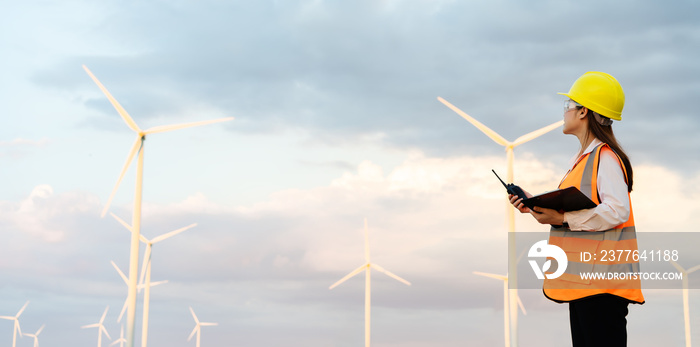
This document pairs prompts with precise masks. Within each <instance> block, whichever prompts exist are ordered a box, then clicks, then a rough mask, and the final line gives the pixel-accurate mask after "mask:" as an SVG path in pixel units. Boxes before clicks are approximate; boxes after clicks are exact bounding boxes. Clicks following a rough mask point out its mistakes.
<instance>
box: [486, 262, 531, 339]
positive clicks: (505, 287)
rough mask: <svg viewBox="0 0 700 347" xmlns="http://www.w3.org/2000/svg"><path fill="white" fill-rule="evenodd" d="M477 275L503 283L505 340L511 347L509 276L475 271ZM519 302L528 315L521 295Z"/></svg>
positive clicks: (524, 312) (518, 297) (518, 296)
mask: <svg viewBox="0 0 700 347" xmlns="http://www.w3.org/2000/svg"><path fill="white" fill-rule="evenodd" d="M473 273H474V274H475V275H479V276H485V277H490V278H495V279H497V280H501V281H503V331H505V340H506V347H509V346H510V314H509V312H508V307H509V305H508V301H509V300H508V275H505V276H503V275H496V274H490V273H486V272H479V271H474V272H473ZM516 297H517V300H518V306H520V309H521V310H522V311H523V314H524V315H527V311H525V307H524V306H523V302H522V301H521V300H520V295H517V294H516Z"/></svg>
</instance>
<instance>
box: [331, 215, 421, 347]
mask: <svg viewBox="0 0 700 347" xmlns="http://www.w3.org/2000/svg"><path fill="white" fill-rule="evenodd" d="M370 268H373V269H375V270H377V271H379V272H383V273H385V274H386V275H387V276H389V277H391V278H394V279H395V280H397V281H399V282H402V283H404V284H406V285H408V286H410V285H411V282H408V281H406V280H405V279H403V278H401V277H399V276H396V275H394V274H393V273H391V272H389V271H388V270H386V269H384V268H383V267H381V266H379V265H377V264H373V263H371V262H370V259H369V232H368V231H367V218H365V263H364V264H363V265H362V266H360V267H358V268H357V269H355V270H353V271H352V272H350V273H349V274H347V275H346V276H345V277H343V278H341V279H340V280H339V281H338V282H335V283H333V284H332V285H331V286H330V287H329V288H328V289H333V288H335V287H336V286H338V285H339V284H341V283H343V282H345V281H346V280H348V279H349V278H350V277H353V276H355V275H357V274H359V273H360V272H362V271H365V347H369V341H370V309H371V305H370V302H371V299H370V295H371V293H372V289H371V282H370Z"/></svg>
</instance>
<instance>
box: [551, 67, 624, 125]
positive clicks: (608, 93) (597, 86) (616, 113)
mask: <svg viewBox="0 0 700 347" xmlns="http://www.w3.org/2000/svg"><path fill="white" fill-rule="evenodd" d="M557 94H561V95H566V96H568V97H569V98H570V99H571V100H574V101H576V102H577V103H579V104H581V105H583V106H585V107H586V108H588V109H591V110H592V111H593V112H597V113H599V114H601V115H603V116H605V117H608V118H610V119H614V120H622V108H623V107H624V106H625V92H624V91H622V86H621V85H620V83H619V82H618V81H617V80H616V79H615V77H612V76H611V75H609V74H606V73H605V72H598V71H589V72H586V73H585V74H583V75H582V76H581V77H579V78H578V79H577V80H576V81H575V82H574V84H573V85H572V86H571V89H569V92H568V93H557Z"/></svg>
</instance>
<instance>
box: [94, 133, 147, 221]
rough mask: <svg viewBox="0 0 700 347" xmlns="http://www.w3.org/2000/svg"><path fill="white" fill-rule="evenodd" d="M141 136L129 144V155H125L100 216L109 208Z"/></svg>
mask: <svg viewBox="0 0 700 347" xmlns="http://www.w3.org/2000/svg"><path fill="white" fill-rule="evenodd" d="M141 143H142V142H141V137H137V138H136V141H134V144H133V145H132V146H131V151H129V156H127V157H126V163H124V167H123V168H122V172H121V173H120V174H119V179H117V184H115V185H114V189H112V194H110V195H109V199H108V200H107V204H105V207H104V209H103V210H102V215H101V216H102V217H104V216H105V214H107V210H108V209H109V205H110V204H111V203H112V199H114V194H116V193H117V189H118V188H119V184H120V183H122V179H123V178H124V174H125V173H126V170H127V169H128V168H129V165H131V161H132V160H133V159H134V156H135V155H136V151H137V150H138V149H139V147H140V146H141Z"/></svg>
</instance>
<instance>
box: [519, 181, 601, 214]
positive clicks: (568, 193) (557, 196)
mask: <svg viewBox="0 0 700 347" xmlns="http://www.w3.org/2000/svg"><path fill="white" fill-rule="evenodd" d="M523 204H524V205H525V206H527V207H529V208H533V207H535V206H538V207H544V208H549V209H553V210H557V211H564V212H569V211H578V210H585V209H589V208H594V207H596V206H597V205H596V203H595V202H593V201H591V199H589V198H588V197H587V196H586V195H585V194H583V193H582V192H581V191H580V190H578V189H577V188H576V187H568V188H564V189H558V190H555V191H551V192H548V193H544V194H540V195H537V196H533V197H531V198H528V199H524V200H523Z"/></svg>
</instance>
